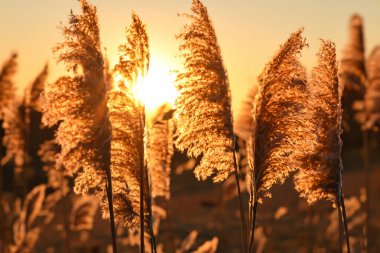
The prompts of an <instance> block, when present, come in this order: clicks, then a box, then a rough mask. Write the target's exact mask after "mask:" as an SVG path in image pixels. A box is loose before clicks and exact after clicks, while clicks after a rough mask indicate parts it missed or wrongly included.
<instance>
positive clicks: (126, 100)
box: [108, 14, 149, 229]
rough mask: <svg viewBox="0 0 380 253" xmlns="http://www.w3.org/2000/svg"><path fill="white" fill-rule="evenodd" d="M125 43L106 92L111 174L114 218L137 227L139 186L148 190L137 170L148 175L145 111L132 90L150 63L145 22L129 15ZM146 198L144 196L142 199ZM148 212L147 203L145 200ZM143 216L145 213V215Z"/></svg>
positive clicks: (133, 227)
mask: <svg viewBox="0 0 380 253" xmlns="http://www.w3.org/2000/svg"><path fill="white" fill-rule="evenodd" d="M126 39H127V43H126V44H125V45H121V46H120V47H119V63H118V64H117V65H116V66H115V74H116V76H118V75H119V76H120V75H121V76H122V78H121V80H119V82H118V83H115V84H114V85H113V88H112V89H111V90H110V91H109V93H108V108H109V118H110V122H111V125H112V142H111V174H112V180H113V194H114V202H113V203H114V210H115V218H116V219H117V220H118V221H120V222H122V223H124V225H126V226H127V227H128V228H131V229H137V228H138V225H139V222H140V215H139V212H140V211H139V210H140V187H144V188H143V189H144V190H143V192H144V194H148V193H149V185H148V180H147V178H148V177H147V175H145V176H144V177H145V178H146V180H145V181H144V185H143V186H141V185H140V169H141V168H143V169H144V171H145V173H146V174H147V171H146V168H145V161H144V149H145V146H144V121H145V114H144V109H143V106H142V104H141V102H140V101H139V100H138V99H137V98H136V94H134V89H135V86H136V79H137V78H138V76H139V74H141V75H143V74H144V73H145V72H146V71H147V69H148V66H149V41H148V36H147V33H146V28H145V25H144V24H143V23H142V22H141V20H140V19H139V17H138V16H137V15H135V14H132V24H131V25H130V26H129V27H128V29H127V30H126ZM144 199H145V200H147V199H148V198H147V197H146V196H145V198H144ZM144 206H145V207H144V209H145V210H146V211H147V210H148V209H147V206H148V205H147V203H144ZM144 216H145V214H144Z"/></svg>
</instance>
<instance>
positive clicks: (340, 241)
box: [336, 196, 343, 253]
mask: <svg viewBox="0 0 380 253" xmlns="http://www.w3.org/2000/svg"><path fill="white" fill-rule="evenodd" d="M340 197H341V196H339V197H338V198H337V201H336V207H337V209H338V220H339V253H343V240H342V236H343V224H342V212H341V210H340V206H341V205H340V203H341V201H340Z"/></svg>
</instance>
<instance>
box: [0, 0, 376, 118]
mask: <svg viewBox="0 0 380 253" xmlns="http://www.w3.org/2000/svg"><path fill="white" fill-rule="evenodd" d="M91 2H92V3H93V4H94V5H95V6H96V7H97V9H98V14H99V21H100V29H101V39H102V46H103V47H105V48H107V54H108V56H109V58H110V61H111V64H113V63H115V62H116V59H117V48H118V45H119V44H121V43H124V41H125V36H124V29H125V27H126V26H127V25H129V24H130V22H131V19H130V14H131V11H132V10H134V11H135V12H136V13H137V14H138V15H139V16H140V17H141V19H142V20H143V22H145V23H146V24H147V27H148V33H149V36H150V45H151V55H152V59H153V60H154V61H156V62H159V63H161V64H162V65H165V66H167V67H168V68H175V66H176V58H175V56H176V54H177V48H178V42H177V41H176V40H175V35H176V34H177V33H178V32H179V30H180V29H181V27H182V25H183V22H184V21H185V20H184V18H181V17H178V16H177V13H178V12H186V11H188V10H189V8H190V5H191V1H190V0H186V1H185V0H160V1H157V0H128V1H127V0H92V1H91ZM203 3H204V4H205V5H206V6H207V7H208V10H209V14H210V16H211V19H212V20H213V23H214V26H215V29H216V33H217V35H218V40H219V44H220V46H221V49H222V54H223V58H224V62H225V65H226V68H227V71H228V74H229V78H230V84H231V90H232V104H233V109H234V111H235V112H236V111H238V110H239V108H240V103H241V101H242V100H243V99H244V98H245V97H246V92H247V90H248V89H249V87H250V86H252V85H254V83H255V82H256V77H257V75H258V74H259V73H260V71H261V70H262V68H263V67H264V64H265V63H266V62H267V61H268V60H269V59H270V57H271V56H272V55H273V53H274V52H275V51H276V50H277V49H278V47H279V45H280V44H281V43H282V42H283V41H285V40H286V38H287V37H288V35H289V34H290V33H291V32H293V31H295V30H296V29H297V28H299V27H301V26H303V27H304V28H305V32H304V35H305V37H306V38H307V41H308V43H309V44H310V47H309V48H308V49H306V50H304V52H303V57H302V62H303V63H304V64H305V66H306V68H307V69H308V70H310V68H311V67H312V65H313V64H314V61H315V54H316V52H317V49H318V46H319V41H318V40H319V38H324V39H330V40H332V41H334V42H335V43H336V45H337V49H338V56H339V53H340V51H341V49H342V47H343V46H344V44H345V41H346V39H347V29H348V27H347V24H348V20H349V17H350V15H351V14H353V13H359V14H360V15H362V17H363V18H364V24H365V39H366V49H367V54H368V53H369V52H370V50H371V49H372V48H373V47H374V46H375V45H376V44H380V33H379V31H380V16H379V15H378V12H379V10H380V1H378V0H372V1H371V0H366V1H364V0H360V1H359V0H334V1H330V0H319V1H317V0H307V1H305V0H288V1H284V0H277V1H274V0H260V1H259V0H235V1H231V0H204V1H203ZM78 8H79V5H78V3H77V1H76V0H60V1H58V0H0V33H1V36H0V38H1V40H0V41H1V43H0V45H1V46H0V61H1V62H3V61H5V60H6V59H7V58H8V57H9V55H10V53H11V52H12V51H17V52H18V53H19V60H20V68H19V72H18V73H17V77H16V82H17V85H18V88H19V90H22V88H23V87H25V85H27V84H29V83H30V82H32V80H33V78H34V77H35V76H36V75H37V73H38V72H39V71H40V70H41V69H42V67H43V65H44V64H45V62H47V61H48V62H49V65H50V69H51V74H50V77H49V81H50V82H52V81H54V80H55V79H56V78H57V77H59V76H60V75H62V74H64V68H63V66H62V65H58V66H57V65H56V62H55V58H54V55H53V54H52V52H51V48H52V47H53V46H54V45H55V44H56V43H57V42H60V41H62V36H61V34H60V30H59V29H58V28H57V27H58V26H59V23H60V22H63V23H66V22H67V16H68V13H69V11H70V9H73V10H74V12H78Z"/></svg>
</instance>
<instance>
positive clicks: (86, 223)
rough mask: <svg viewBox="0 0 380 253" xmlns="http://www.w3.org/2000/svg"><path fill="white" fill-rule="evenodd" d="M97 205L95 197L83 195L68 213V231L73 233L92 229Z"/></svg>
mask: <svg viewBox="0 0 380 253" xmlns="http://www.w3.org/2000/svg"><path fill="white" fill-rule="evenodd" d="M98 205H99V203H98V200H97V198H96V197H95V196H91V195H84V196H81V197H80V198H79V199H77V200H76V201H75V202H74V205H73V207H72V208H71V212H70V229H71V230H73V231H81V230H91V229H93V227H94V220H95V214H96V211H97V210H98Z"/></svg>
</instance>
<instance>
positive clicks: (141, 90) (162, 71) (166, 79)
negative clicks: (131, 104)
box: [136, 59, 177, 111]
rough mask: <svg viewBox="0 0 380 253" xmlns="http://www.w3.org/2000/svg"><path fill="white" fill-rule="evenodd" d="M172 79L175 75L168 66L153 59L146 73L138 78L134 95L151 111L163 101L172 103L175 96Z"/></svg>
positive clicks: (173, 79) (163, 102)
mask: <svg viewBox="0 0 380 253" xmlns="http://www.w3.org/2000/svg"><path fill="white" fill-rule="evenodd" d="M174 81H175V75H174V74H173V73H171V72H170V68H169V66H167V65H165V64H163V63H162V62H160V61H158V60H154V59H153V60H152V61H151V62H150V66H149V71H148V73H147V75H146V76H145V77H143V78H139V81H138V83H137V86H136V96H137V97H138V98H139V99H140V100H141V101H142V102H143V103H144V104H145V108H146V109H147V110H148V111H153V110H155V109H156V108H158V107H159V106H160V105H163V104H165V103H168V104H171V105H173V103H174V100H175V98H176V97H177V91H176V88H175V85H174Z"/></svg>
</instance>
